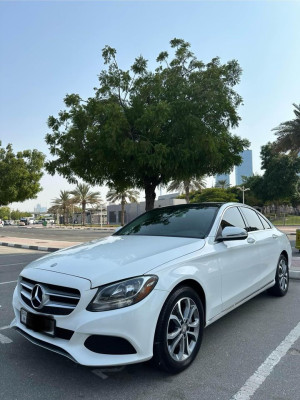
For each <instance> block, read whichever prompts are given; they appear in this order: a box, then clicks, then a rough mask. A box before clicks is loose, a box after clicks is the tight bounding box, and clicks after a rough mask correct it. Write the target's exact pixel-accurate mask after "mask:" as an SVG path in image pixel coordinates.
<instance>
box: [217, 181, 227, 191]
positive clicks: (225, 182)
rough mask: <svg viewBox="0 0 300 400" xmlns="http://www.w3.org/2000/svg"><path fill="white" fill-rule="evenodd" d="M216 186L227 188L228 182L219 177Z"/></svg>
mask: <svg viewBox="0 0 300 400" xmlns="http://www.w3.org/2000/svg"><path fill="white" fill-rule="evenodd" d="M216 187H218V188H221V189H227V188H228V187H229V183H228V182H227V179H220V180H219V181H218V182H217V183H216Z"/></svg>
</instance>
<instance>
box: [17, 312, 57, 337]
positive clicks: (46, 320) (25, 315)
mask: <svg viewBox="0 0 300 400" xmlns="http://www.w3.org/2000/svg"><path fill="white" fill-rule="evenodd" d="M20 322H21V323H22V324H23V325H25V326H26V327H27V328H28V329H32V330H33V331H35V332H40V333H44V334H45V335H48V336H52V337H54V336H55V327H56V321H55V319H54V318H52V317H47V316H44V315H37V314H33V313H31V312H29V311H27V310H25V309H24V308H21V310H20Z"/></svg>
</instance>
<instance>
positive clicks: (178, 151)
mask: <svg viewBox="0 0 300 400" xmlns="http://www.w3.org/2000/svg"><path fill="white" fill-rule="evenodd" d="M170 44H171V51H172V53H173V55H172V56H169V54H168V53H167V52H166V51H164V52H162V53H160V54H159V56H158V57H157V60H156V61H157V63H158V67H157V68H156V70H155V71H154V72H153V71H150V70H149V69H148V66H147V60H145V59H144V58H143V57H142V56H140V57H138V58H136V59H135V62H134V63H133V65H132V66H131V68H130V70H122V69H121V68H120V67H119V65H118V63H117V58H116V50H115V49H113V48H111V47H109V46H106V47H105V48H104V49H103V51H102V56H103V59H104V64H105V65H106V68H105V69H104V70H102V71H101V72H100V75H99V88H95V95H94V96H93V97H90V98H88V99H87V100H82V99H81V97H80V96H79V95H78V94H71V95H68V96H66V98H65V100H64V101H65V105H66V110H64V111H61V112H60V113H59V115H58V117H53V116H50V117H49V119H48V126H49V128H51V130H52V133H49V134H47V135H46V142H47V144H48V145H49V148H50V152H51V154H52V156H53V159H52V160H50V161H48V162H47V163H46V168H47V170H48V172H49V173H51V174H54V173H55V172H58V173H59V174H61V175H63V176H64V177H65V178H67V179H68V180H69V181H70V182H76V180H77V178H78V177H80V178H81V179H83V180H84V181H86V182H88V183H90V184H93V185H94V184H100V185H101V184H103V183H105V182H106V183H108V184H109V186H112V187H124V188H126V187H137V188H143V189H144V190H145V197H146V210H149V209H151V208H153V206H154V200H155V189H156V187H157V186H158V185H159V184H161V183H162V184H167V183H168V182H169V181H171V180H187V179H190V178H191V177H193V176H202V175H212V174H216V173H223V172H224V171H225V170H229V169H230V168H231V167H232V166H233V165H238V164H240V162H241V157H240V153H241V152H242V151H243V150H244V149H245V148H246V147H247V146H248V145H249V143H248V141H247V140H242V139H241V138H240V137H238V136H236V135H233V134H231V133H230V130H231V128H235V127H237V126H238V122H239V119H240V118H239V116H238V114H237V108H238V106H239V105H240V104H241V102H242V99H241V97H240V96H239V95H238V94H237V93H236V92H235V91H234V90H233V88H234V86H235V85H236V84H238V83H239V80H240V75H241V68H240V67H239V65H238V63H237V61H235V60H233V61H229V62H227V63H226V64H221V62H220V60H219V58H214V59H212V60H211V61H210V62H209V63H207V64H205V63H203V62H202V61H199V60H198V59H197V58H196V57H195V55H194V54H193V53H192V52H191V50H190V44H189V43H187V42H185V41H184V40H182V39H173V40H171V42H170Z"/></svg>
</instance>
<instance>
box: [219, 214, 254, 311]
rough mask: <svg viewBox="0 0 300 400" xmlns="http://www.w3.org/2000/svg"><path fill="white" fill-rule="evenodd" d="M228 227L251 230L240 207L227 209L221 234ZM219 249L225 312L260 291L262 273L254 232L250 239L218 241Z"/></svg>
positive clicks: (222, 222) (220, 229)
mask: <svg viewBox="0 0 300 400" xmlns="http://www.w3.org/2000/svg"><path fill="white" fill-rule="evenodd" d="M226 226H235V227H239V228H243V229H247V225H246V222H245V219H244V218H243V216H242V214H241V212H240V210H239V208H238V207H237V206H231V207H229V208H227V209H226V210H225V212H224V214H223V216H222V219H221V223H220V227H219V231H218V234H220V233H221V232H222V230H223V229H224V228H225V227H226ZM218 234H217V236H218ZM215 249H216V251H217V253H218V259H219V263H220V270H221V275H222V303H223V306H222V307H223V311H225V310H227V309H228V308H230V307H232V306H234V305H235V304H237V303H239V302H240V301H242V300H243V299H245V298H246V297H248V296H249V295H250V294H251V293H253V292H254V291H255V290H256V287H255V285H254V286H253V281H254V280H255V279H254V278H255V276H256V274H257V272H256V271H257V270H259V265H258V264H259V262H260V261H259V253H258V246H257V243H256V240H255V238H253V236H252V233H251V232H250V233H249V235H248V238H247V239H244V240H230V241H224V242H220V243H217V242H216V244H215Z"/></svg>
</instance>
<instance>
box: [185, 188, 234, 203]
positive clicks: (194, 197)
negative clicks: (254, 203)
mask: <svg viewBox="0 0 300 400" xmlns="http://www.w3.org/2000/svg"><path fill="white" fill-rule="evenodd" d="M190 199H191V200H190V201H191V203H202V202H209V201H214V202H222V203H223V202H225V203H226V202H231V201H233V202H236V201H238V198H237V196H236V194H235V193H233V192H232V191H231V190H230V189H222V188H210V189H203V190H202V191H201V192H200V193H199V192H197V191H196V192H194V193H192V194H191V196H190Z"/></svg>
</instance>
